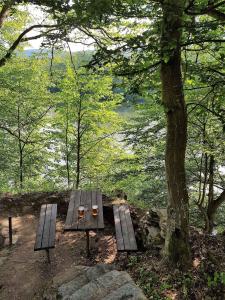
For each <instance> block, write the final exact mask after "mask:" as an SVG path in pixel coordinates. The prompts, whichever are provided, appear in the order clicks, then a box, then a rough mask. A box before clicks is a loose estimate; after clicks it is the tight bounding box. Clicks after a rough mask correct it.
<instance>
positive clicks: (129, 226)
mask: <svg viewBox="0 0 225 300" xmlns="http://www.w3.org/2000/svg"><path fill="white" fill-rule="evenodd" d="M124 208H125V218H126V223H127V230H128V236H129V242H130V249H129V250H130V251H136V250H137V243H136V238H135V233H134V227H133V223H132V220H131V215H130V210H129V208H128V206H127V205H125V206H124Z"/></svg>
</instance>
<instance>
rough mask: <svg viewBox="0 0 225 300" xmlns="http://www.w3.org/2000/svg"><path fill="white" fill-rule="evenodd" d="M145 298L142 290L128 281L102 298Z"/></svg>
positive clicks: (120, 299)
mask: <svg viewBox="0 0 225 300" xmlns="http://www.w3.org/2000/svg"><path fill="white" fill-rule="evenodd" d="M124 299H126V300H147V298H146V297H145V295H144V294H143V292H142V290H141V289H140V288H139V287H137V286H136V285H135V284H134V282H128V283H126V284H124V285H123V286H121V287H120V288H118V289H117V290H115V291H113V292H112V293H110V294H109V295H107V296H106V297H104V300H124Z"/></svg>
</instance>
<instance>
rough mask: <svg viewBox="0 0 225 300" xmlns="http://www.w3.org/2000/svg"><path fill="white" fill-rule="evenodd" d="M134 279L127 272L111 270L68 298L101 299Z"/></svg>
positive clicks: (77, 299) (75, 299)
mask: <svg viewBox="0 0 225 300" xmlns="http://www.w3.org/2000/svg"><path fill="white" fill-rule="evenodd" d="M129 281H132V279H131V277H130V275H128V273H127V272H119V271H116V270H114V271H111V272H108V273H106V274H104V275H102V276H100V277H99V278H97V279H95V280H93V281H91V282H90V283H88V284H86V285H84V286H83V287H82V288H81V289H79V290H78V291H76V292H75V293H74V294H73V295H71V296H70V297H68V298H65V299H68V300H80V299H85V300H98V299H99V300H100V299H104V297H105V296H107V295H108V294H110V293H111V292H112V291H114V290H117V289H118V288H119V287H121V286H122V285H124V284H125V283H128V282H129Z"/></svg>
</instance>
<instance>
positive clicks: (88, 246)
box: [85, 230, 90, 257]
mask: <svg viewBox="0 0 225 300" xmlns="http://www.w3.org/2000/svg"><path fill="white" fill-rule="evenodd" d="M85 232H86V237H87V257H90V242H89V230H85Z"/></svg>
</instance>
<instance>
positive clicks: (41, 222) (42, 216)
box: [34, 204, 47, 250]
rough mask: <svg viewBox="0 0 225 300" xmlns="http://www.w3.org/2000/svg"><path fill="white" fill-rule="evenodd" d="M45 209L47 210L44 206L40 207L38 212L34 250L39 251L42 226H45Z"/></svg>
mask: <svg viewBox="0 0 225 300" xmlns="http://www.w3.org/2000/svg"><path fill="white" fill-rule="evenodd" d="M46 208H47V205H46V204H44V205H42V206H41V212H40V218H39V223H38V229H37V235H36V241H35V245H34V250H39V249H41V243H42V236H43V229H44V225H45V213H46Z"/></svg>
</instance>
